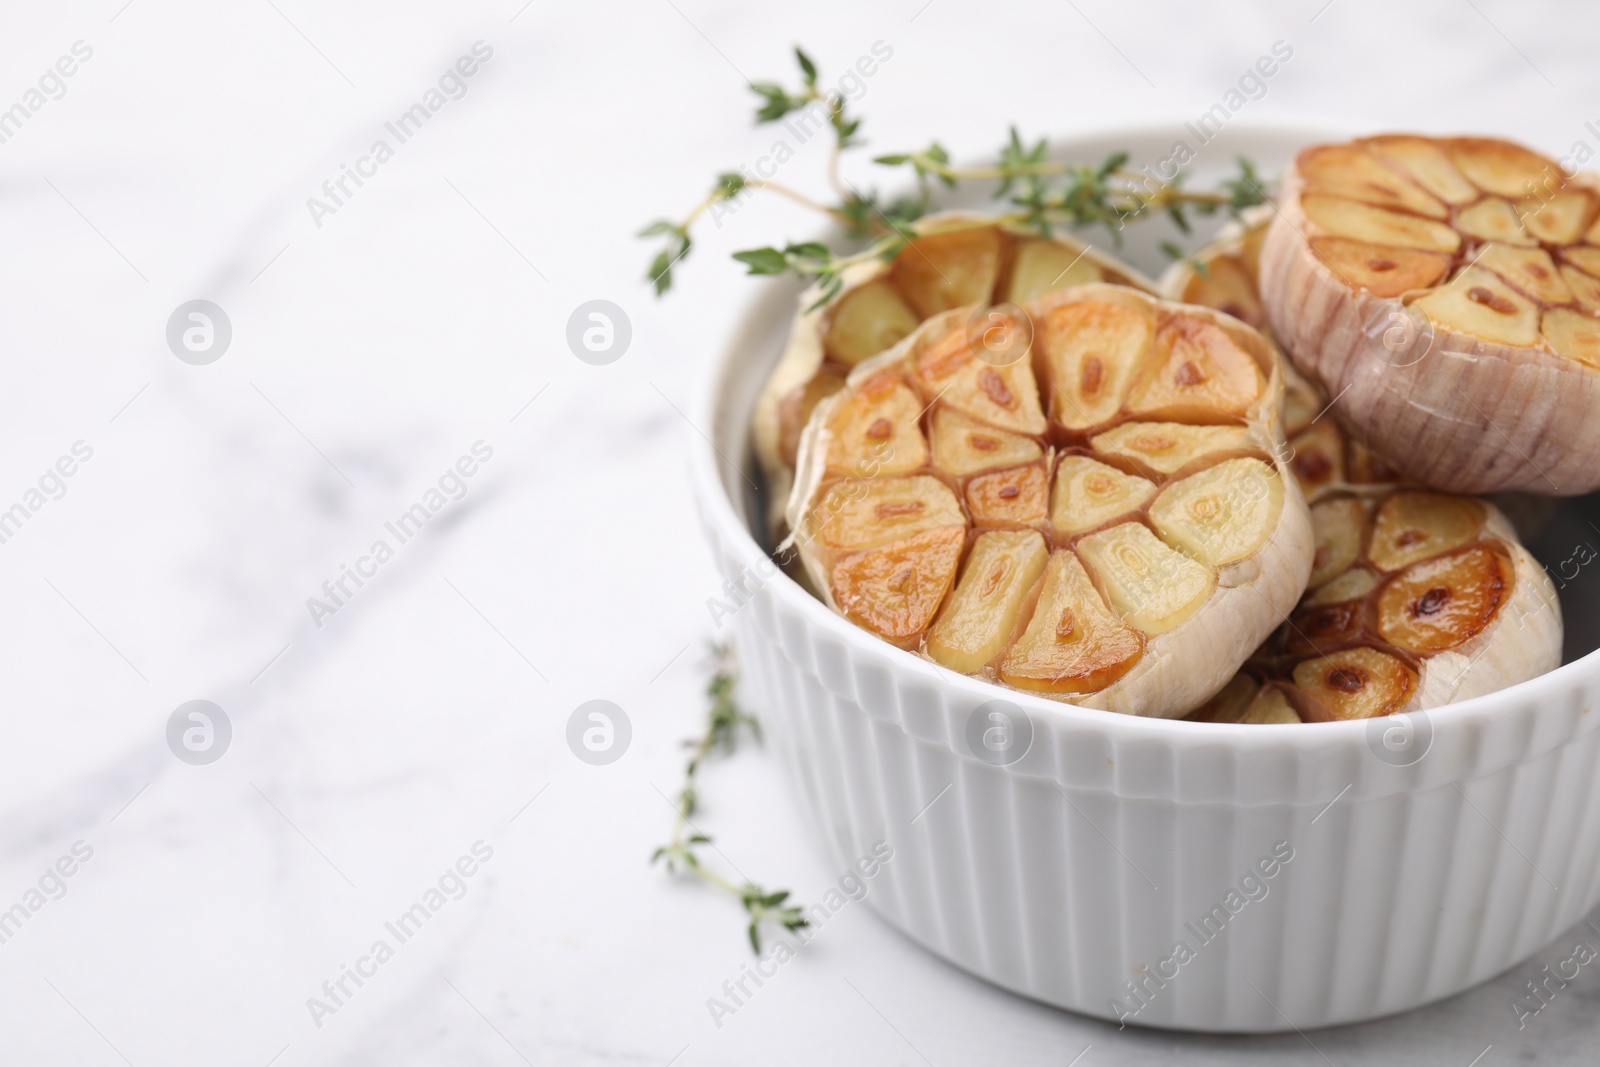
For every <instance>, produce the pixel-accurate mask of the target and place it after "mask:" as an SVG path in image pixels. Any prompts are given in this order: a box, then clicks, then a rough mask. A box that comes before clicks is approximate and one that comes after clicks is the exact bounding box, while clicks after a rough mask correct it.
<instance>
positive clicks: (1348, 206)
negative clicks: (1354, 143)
mask: <svg viewBox="0 0 1600 1067" xmlns="http://www.w3.org/2000/svg"><path fill="white" fill-rule="evenodd" d="M1301 204H1302V206H1303V207H1304V209H1305V213H1306V217H1307V218H1308V219H1310V220H1311V222H1312V223H1313V224H1314V225H1315V226H1316V227H1317V229H1318V230H1319V231H1321V232H1322V233H1328V234H1333V235H1334V236H1336V237H1353V238H1355V239H1356V240H1358V241H1369V242H1371V243H1373V244H1380V245H1395V246H1396V247H1399V248H1421V249H1426V250H1428V251H1432V252H1454V251H1455V250H1456V249H1458V248H1460V247H1461V236H1460V235H1459V234H1457V233H1456V231H1455V230H1452V229H1451V228H1450V227H1449V226H1446V225H1445V224H1444V223H1442V222H1434V221H1432V220H1431V219H1424V218H1419V217H1417V216H1416V215H1404V214H1401V213H1400V212H1398V211H1386V210H1384V209H1383V208H1378V207H1372V206H1371V205H1370V204H1363V203H1361V202H1359V201H1356V200H1346V199H1345V198H1343V197H1338V196H1324V195H1322V194H1317V193H1313V194H1307V196H1306V197H1305V199H1304V200H1303V201H1302V202H1301ZM1506 210H1508V211H1509V210H1510V205H1509V204H1508V205H1506ZM1512 218H1513V221H1514V220H1515V218H1516V216H1515V215H1513V216H1512Z"/></svg>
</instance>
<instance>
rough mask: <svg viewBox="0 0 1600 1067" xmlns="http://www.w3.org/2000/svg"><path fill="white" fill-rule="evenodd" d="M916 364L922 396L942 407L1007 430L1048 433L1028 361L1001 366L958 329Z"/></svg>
mask: <svg viewBox="0 0 1600 1067" xmlns="http://www.w3.org/2000/svg"><path fill="white" fill-rule="evenodd" d="M913 365H914V367H915V372H916V376H917V383H918V385H920V386H921V388H922V390H923V392H924V393H925V394H926V395H928V396H930V397H937V398H938V399H939V401H940V402H941V403H943V404H945V405H947V406H949V407H951V408H954V409H956V410H958V411H961V412H964V413H965V414H967V415H970V416H972V417H973V418H975V419H979V420H981V421H983V422H987V423H988V424H989V425H991V426H995V427H998V428H1000V429H1003V430H1010V431H1012V432H1014V433H1024V434H1042V433H1044V430H1045V425H1046V423H1045V417H1044V409H1043V408H1042V407H1041V406H1040V404H1039V389H1038V386H1037V384H1036V383H1035V382H1034V377H1033V367H1032V365H1031V363H1030V362H1029V361H1028V360H1026V359H1019V360H1017V361H1016V362H1014V363H1010V364H1007V365H1005V366H996V365H994V364H992V363H990V362H989V361H988V360H986V359H984V358H982V356H981V355H980V354H979V350H978V349H976V348H974V347H973V344H972V341H971V339H970V338H969V337H968V335H967V333H966V331H965V330H959V329H958V330H951V331H949V332H948V333H946V334H944V335H943V336H942V337H939V338H937V339H935V340H934V341H933V342H932V343H930V344H929V345H927V346H926V347H925V348H924V349H923V350H922V351H921V352H920V353H919V354H918V355H917V357H916V360H915V361H914V364H913Z"/></svg>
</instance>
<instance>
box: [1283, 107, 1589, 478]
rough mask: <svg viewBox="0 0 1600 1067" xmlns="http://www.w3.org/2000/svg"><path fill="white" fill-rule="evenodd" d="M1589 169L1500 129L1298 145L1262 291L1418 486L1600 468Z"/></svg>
mask: <svg viewBox="0 0 1600 1067" xmlns="http://www.w3.org/2000/svg"><path fill="white" fill-rule="evenodd" d="M1597 215H1600V184H1597V183H1596V182H1595V181H1594V180H1593V179H1592V178H1590V177H1589V176H1586V175H1577V176H1569V175H1567V174H1566V173H1565V172H1564V171H1563V170H1562V168H1561V167H1560V165H1559V164H1557V163H1555V162H1554V161H1552V160H1549V159H1546V158H1545V157H1543V156H1541V155H1538V154H1536V153H1534V152H1531V151H1529V150H1527V149H1525V148H1522V147H1519V146H1517V145H1514V144H1511V143H1509V142H1506V141H1498V140H1491V139H1487V138H1476V137H1451V138H1426V137H1418V136H1400V135H1395V136H1382V137H1367V138H1362V139H1360V140H1357V141H1353V142H1350V143H1347V144H1331V145H1318V146H1316V147H1312V148H1307V149H1305V150H1304V151H1302V152H1301V153H1300V154H1299V155H1298V156H1297V157H1296V158H1295V160H1294V163H1293V165H1292V166H1291V167H1290V168H1289V171H1288V173H1287V174H1286V175H1285V177H1284V182H1283V189H1282V192H1281V195H1280V197H1279V202H1278V210H1277V212H1276V217H1275V219H1274V221H1273V223H1272V226H1271V229H1270V231H1269V232H1268V235H1267V238H1266V242H1265V244H1264V246H1263V247H1262V249H1261V252H1260V266H1261V276H1260V280H1261V304H1262V306H1263V307H1264V309H1265V311H1266V313H1267V316H1268V318H1269V320H1270V323H1271V327H1272V330H1273V332H1274V333H1275V334H1276V335H1277V339H1278V341H1279V343H1280V344H1282V346H1283V347H1284V349H1285V350H1286V351H1287V352H1288V354H1289V355H1290V357H1291V358H1292V359H1293V360H1294V362H1295V364H1296V365H1297V366H1298V367H1299V368H1300V369H1301V370H1302V371H1304V372H1305V373H1306V374H1307V375H1308V376H1309V377H1311V378H1312V379H1314V380H1315V382H1316V383H1317V384H1318V385H1320V386H1321V387H1322V388H1323V389H1324V390H1325V391H1326V392H1327V394H1328V395H1329V396H1331V397H1336V398H1338V399H1337V403H1338V407H1339V412H1340V416H1341V418H1342V419H1343V420H1344V422H1345V423H1346V424H1347V425H1348V426H1349V427H1350V428H1351V429H1352V430H1353V431H1354V432H1355V434H1356V435H1357V436H1359V437H1360V438H1361V439H1363V440H1365V441H1366V442H1367V443H1368V444H1369V445H1371V446H1372V447H1373V448H1374V449H1376V450H1377V451H1378V452H1380V453H1382V454H1383V455H1386V456H1388V457H1390V458H1391V460H1392V461H1393V462H1394V463H1395V464H1396V465H1397V466H1398V468H1399V469H1400V471H1401V472H1402V473H1404V474H1405V475H1407V476H1409V477H1411V478H1415V479H1416V480H1418V481H1420V482H1424V483H1426V484H1428V485H1430V486H1432V487H1434V488H1437V489H1443V490H1450V491H1454V492H1469V493H1486V492H1494V491H1498V490H1523V491H1527V492H1531V493H1539V494H1546V495H1560V496H1565V495H1572V494H1577V493H1585V492H1589V491H1591V490H1593V489H1595V488H1600V463H1596V461H1595V457H1596V456H1600V420H1596V419H1594V418H1593V417H1592V413H1593V412H1594V411H1596V410H1600V220H1597Z"/></svg>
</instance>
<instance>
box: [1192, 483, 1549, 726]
mask: <svg viewBox="0 0 1600 1067" xmlns="http://www.w3.org/2000/svg"><path fill="white" fill-rule="evenodd" d="M1311 521H1312V525H1313V527H1314V528H1315V530H1316V540H1317V556H1316V565H1315V567H1314V569H1313V575H1312V582H1311V587H1310V589H1309V590H1308V591H1307V594H1306V597H1305V599H1304V600H1303V601H1302V603H1301V605H1300V607H1299V608H1297V609H1296V610H1295V612H1294V614H1292V615H1290V616H1289V620H1288V621H1287V622H1286V623H1284V625H1283V627H1282V628H1281V629H1280V630H1279V632H1278V633H1277V634H1275V635H1274V636H1273V638H1272V639H1271V640H1270V641H1268V642H1267V643H1266V644H1265V645H1263V646H1262V648H1261V650H1260V651H1259V652H1257V653H1256V655H1255V656H1254V657H1252V659H1251V662H1250V664H1249V665H1248V666H1247V667H1246V669H1245V670H1244V671H1243V672H1241V673H1242V675H1243V676H1244V677H1245V678H1247V679H1248V684H1249V685H1251V686H1253V687H1254V688H1253V689H1251V691H1250V697H1249V699H1248V700H1241V699H1239V694H1240V693H1241V692H1243V688H1242V687H1243V686H1244V685H1245V684H1246V683H1236V684H1235V685H1234V686H1233V687H1232V688H1231V690H1230V691H1228V695H1227V699H1222V698H1218V699H1217V700H1213V701H1212V702H1211V703H1209V704H1208V705H1207V706H1205V707H1203V708H1201V709H1200V711H1198V712H1196V713H1195V714H1194V715H1193V716H1191V717H1192V718H1196V719H1204V720H1207V721H1225V722H1254V721H1273V722H1279V721H1293V720H1290V719H1288V718H1287V717H1286V713H1284V711H1283V705H1284V703H1285V702H1286V704H1287V706H1288V708H1290V709H1292V710H1293V712H1294V713H1295V715H1296V716H1297V717H1298V718H1299V719H1300V720H1301V721H1305V722H1317V721H1328V720H1334V719H1352V718H1367V717H1370V716H1374V715H1390V714H1394V713H1397V712H1405V711H1416V710H1419V709H1427V708H1436V707H1439V706H1441V705H1444V704H1448V703H1450V702H1452V701H1456V700H1466V699H1467V698H1469V697H1474V696H1480V695H1482V694H1484V693H1492V692H1494V691H1495V690H1497V689H1502V688H1504V687H1505V686H1508V685H1512V684H1514V683H1516V682H1520V681H1525V680H1526V679H1528V678H1532V677H1535V676H1537V675H1539V674H1543V673H1544V672H1545V671H1549V670H1553V669H1554V668H1555V667H1556V666H1558V665H1559V664H1560V662H1561V632H1562V627H1561V607H1560V604H1559V603H1558V602H1557V600H1556V593H1555V587H1554V586H1553V585H1552V583H1551V581H1550V578H1549V576H1548V575H1547V574H1546V573H1545V571H1544V568H1542V567H1540V566H1539V564H1538V563H1537V562H1536V561H1535V560H1534V559H1533V557H1532V556H1530V555H1529V554H1528V552H1527V550H1526V549H1524V548H1523V547H1522V546H1521V545H1520V544H1519V543H1518V542H1517V539H1516V533H1515V531H1514V530H1513V529H1512V527H1511V523H1510V522H1509V521H1508V520H1507V519H1506V517H1505V516H1504V515H1503V514H1502V513H1501V512H1500V511H1499V509H1498V508H1496V507H1494V506H1493V505H1492V504H1490V503H1488V502H1487V501H1484V500H1476V499H1473V498H1470V497H1461V496H1451V495H1449V494H1446V493H1435V492H1432V491H1431V490H1425V489H1409V488H1402V489H1391V490H1387V491H1381V492H1378V493H1372V492H1370V491H1369V492H1356V491H1352V492H1349V493H1345V492H1334V493H1329V494H1325V495H1324V496H1323V498H1322V499H1321V500H1318V501H1317V502H1316V503H1315V504H1313V505H1312V506H1311ZM1261 701H1270V702H1272V707H1273V709H1275V710H1274V711H1273V714H1272V716H1271V717H1265V715H1264V712H1263V711H1262V710H1261V708H1260V707H1258V704H1259V703H1260V702H1261Z"/></svg>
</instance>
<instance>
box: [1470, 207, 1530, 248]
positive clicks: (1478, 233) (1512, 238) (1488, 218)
mask: <svg viewBox="0 0 1600 1067" xmlns="http://www.w3.org/2000/svg"><path fill="white" fill-rule="evenodd" d="M1456 229H1458V230H1460V231H1461V232H1462V233H1464V234H1466V235H1467V236H1468V237H1476V238H1478V239H1479V240H1481V241H1499V242H1501V243H1502V244H1515V245H1528V246H1530V247H1531V246H1534V245H1537V244H1538V243H1539V242H1538V241H1537V240H1535V239H1534V236H1533V235H1532V234H1531V233H1529V232H1528V231H1527V230H1525V229H1524V228H1523V226H1522V219H1521V218H1520V217H1519V216H1518V214H1517V211H1516V209H1515V208H1513V207H1512V206H1511V203H1510V201H1507V200H1501V199H1500V198H1499V197H1497V196H1486V197H1484V198H1483V199H1482V200H1480V201H1478V202H1477V203H1476V204H1473V205H1472V206H1471V207H1468V208H1463V209H1461V211H1459V212H1457V213H1456Z"/></svg>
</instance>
